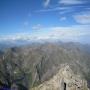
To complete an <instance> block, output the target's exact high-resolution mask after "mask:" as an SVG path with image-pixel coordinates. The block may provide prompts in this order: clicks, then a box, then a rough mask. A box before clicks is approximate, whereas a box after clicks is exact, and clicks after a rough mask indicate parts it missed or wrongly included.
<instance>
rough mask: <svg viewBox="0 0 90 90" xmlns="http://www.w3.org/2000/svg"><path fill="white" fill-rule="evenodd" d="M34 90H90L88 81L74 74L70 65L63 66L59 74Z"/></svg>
mask: <svg viewBox="0 0 90 90" xmlns="http://www.w3.org/2000/svg"><path fill="white" fill-rule="evenodd" d="M32 90H90V89H89V88H88V87H87V81H86V80H85V79H83V78H82V77H81V76H80V75H76V74H74V72H73V71H72V69H71V68H70V66H69V65H68V64H63V65H61V69H60V70H59V72H58V73H57V74H56V75H55V76H53V78H51V79H50V80H49V81H45V82H44V83H43V84H41V85H39V86H37V87H35V88H33V89H32Z"/></svg>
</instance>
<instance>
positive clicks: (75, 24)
mask: <svg viewBox="0 0 90 90" xmlns="http://www.w3.org/2000/svg"><path fill="white" fill-rule="evenodd" d="M8 39H9V40H17V39H23V40H40V39H45V40H46V39H49V40H51V39H54V40H56V39H59V40H63V41H76V42H78V41H80V42H86V43H90V41H89V40H90V0H0V40H8Z"/></svg>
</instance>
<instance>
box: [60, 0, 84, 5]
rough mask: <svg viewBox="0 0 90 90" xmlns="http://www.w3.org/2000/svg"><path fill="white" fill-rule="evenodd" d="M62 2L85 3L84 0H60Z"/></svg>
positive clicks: (69, 3)
mask: <svg viewBox="0 0 90 90" xmlns="http://www.w3.org/2000/svg"><path fill="white" fill-rule="evenodd" d="M59 3H60V4H64V5H73V4H83V1H82V0H60V1H59Z"/></svg>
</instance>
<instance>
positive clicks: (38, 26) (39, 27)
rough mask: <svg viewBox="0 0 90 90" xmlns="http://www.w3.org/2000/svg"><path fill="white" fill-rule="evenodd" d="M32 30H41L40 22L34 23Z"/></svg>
mask: <svg viewBox="0 0 90 90" xmlns="http://www.w3.org/2000/svg"><path fill="white" fill-rule="evenodd" d="M32 29H33V30H41V29H42V25H41V24H36V25H34V26H33V27H32Z"/></svg>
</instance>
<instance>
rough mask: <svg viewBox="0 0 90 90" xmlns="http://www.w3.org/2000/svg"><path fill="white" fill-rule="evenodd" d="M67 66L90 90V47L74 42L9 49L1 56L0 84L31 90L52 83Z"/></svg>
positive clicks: (0, 54)
mask: <svg viewBox="0 0 90 90" xmlns="http://www.w3.org/2000/svg"><path fill="white" fill-rule="evenodd" d="M65 63H67V64H69V65H70V67H71V68H72V70H73V72H74V73H75V74H76V75H80V77H82V78H84V79H85V80H86V81H87V82H88V87H90V86H89V85H90V65H89V64H90V46H89V45H81V44H78V43H71V42H70V43H59V42H58V43H43V44H39V43H38V44H37V43H36V44H31V45H27V46H21V47H13V48H8V49H5V50H4V51H3V52H1V53H0V64H1V65H0V82H1V83H4V84H6V85H8V86H9V87H12V84H13V83H14V84H16V85H18V86H20V85H22V86H23V87H26V88H27V89H28V88H31V87H35V86H38V85H39V84H41V83H43V82H45V81H47V80H50V78H52V77H53V75H55V74H56V73H57V72H58V71H59V70H60V67H61V65H62V64H65ZM7 76H8V77H7Z"/></svg>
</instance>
